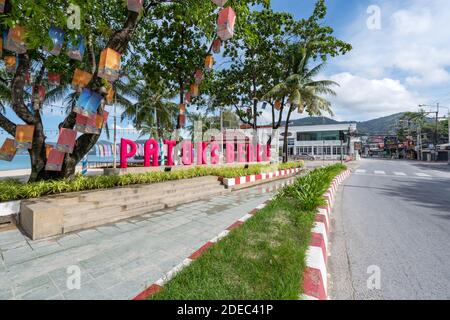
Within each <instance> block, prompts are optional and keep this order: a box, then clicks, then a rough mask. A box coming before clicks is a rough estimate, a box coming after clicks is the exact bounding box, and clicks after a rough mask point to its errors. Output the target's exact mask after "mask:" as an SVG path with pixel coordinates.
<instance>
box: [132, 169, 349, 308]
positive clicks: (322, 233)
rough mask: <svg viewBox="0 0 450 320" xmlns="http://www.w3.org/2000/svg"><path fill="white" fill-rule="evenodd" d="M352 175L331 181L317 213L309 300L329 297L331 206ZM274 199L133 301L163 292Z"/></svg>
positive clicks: (309, 258) (308, 274)
mask: <svg viewBox="0 0 450 320" xmlns="http://www.w3.org/2000/svg"><path fill="white" fill-rule="evenodd" d="M280 171H287V170H280ZM295 172H299V171H294V173H295ZM349 175H350V170H347V171H345V172H344V173H342V174H340V175H339V176H337V177H336V178H335V179H333V183H332V184H331V186H330V188H329V189H328V191H327V193H326V194H325V195H324V198H325V199H326V201H327V205H326V206H325V207H323V208H320V209H319V213H318V214H317V217H316V223H315V226H314V228H313V229H312V234H313V239H312V241H311V246H310V247H309V249H308V253H307V257H306V260H307V263H306V265H307V268H306V271H305V276H304V279H305V282H304V288H305V290H304V292H305V295H304V298H306V299H326V256H327V254H326V248H327V240H328V238H327V235H328V228H329V215H330V213H331V207H332V205H333V200H334V194H335V192H336V190H337V187H338V185H339V184H340V183H341V182H342V181H343V180H344V179H345V178H346V177H348V176H349ZM286 184H287V183H284V184H283V186H285V185H286ZM269 191H270V190H267V192H269ZM272 198H273V197H272ZM272 198H271V199H269V200H267V201H265V202H264V203H262V204H260V205H259V206H257V207H256V208H255V209H253V210H252V211H250V212H249V213H248V214H246V215H244V216H243V217H242V218H240V219H238V220H237V221H236V222H234V223H233V224H231V225H230V226H229V227H228V228H226V229H225V230H223V231H222V232H220V233H219V234H218V235H217V236H215V237H214V238H212V239H211V240H209V241H208V242H206V243H205V244H204V245H203V246H201V247H200V248H199V249H198V250H197V251H195V252H193V253H192V254H191V255H190V256H189V257H187V258H186V259H184V260H183V261H182V262H181V263H180V264H178V265H177V266H175V267H174V268H172V269H171V270H170V271H169V272H167V273H166V274H165V275H164V276H163V277H161V278H160V279H158V280H157V281H155V282H154V283H153V284H151V285H150V286H149V287H148V288H147V289H145V290H144V291H142V292H141V293H140V294H138V295H137V296H136V297H134V298H133V300H145V299H147V298H149V297H151V296H152V295H154V294H156V293H158V292H159V291H161V289H162V288H163V287H164V285H165V284H166V283H168V282H169V281H170V280H171V279H172V278H173V277H174V276H175V275H176V274H177V273H178V272H180V271H181V270H183V269H184V268H185V267H187V266H189V265H190V264H191V263H192V261H194V260H196V259H198V258H199V257H200V256H201V255H202V253H203V252H205V251H206V250H208V249H209V248H210V247H212V246H213V245H214V244H215V243H217V242H218V241H220V240H221V239H223V238H225V237H226V236H227V235H228V234H229V233H230V231H232V230H234V229H236V228H238V227H240V226H241V225H243V224H244V223H245V222H246V221H247V220H248V219H250V218H252V217H253V216H254V215H255V214H257V213H258V211H260V210H261V209H263V208H264V207H265V206H267V204H269V203H270V202H271V201H272ZM316 244H317V245H316ZM316 251H319V252H320V254H317V252H316ZM317 277H319V278H320V279H325V282H324V281H323V280H320V281H317V280H316V278H317ZM316 292H318V293H316Z"/></svg>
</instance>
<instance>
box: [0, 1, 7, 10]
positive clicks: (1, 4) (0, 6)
mask: <svg viewBox="0 0 450 320" xmlns="http://www.w3.org/2000/svg"><path fill="white" fill-rule="evenodd" d="M5 5H6V0H0V13H5Z"/></svg>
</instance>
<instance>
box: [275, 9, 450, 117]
mask: <svg viewBox="0 0 450 320" xmlns="http://www.w3.org/2000/svg"><path fill="white" fill-rule="evenodd" d="M314 2H315V1H314V0H272V3H273V7H274V9H276V10H280V11H281V10H287V11H289V12H291V13H293V14H295V16H296V17H297V18H301V17H304V16H308V15H309V14H310V13H311V12H312V8H313V4H314ZM327 5H328V16H327V19H326V21H325V24H327V25H329V26H331V27H333V28H334V30H335V35H336V36H337V37H338V38H340V39H342V40H344V41H346V42H348V43H350V44H351V45H352V46H353V50H352V51H351V52H350V53H348V54H347V55H345V56H342V57H338V58H333V59H330V60H329V62H328V64H327V68H326V70H325V71H324V72H323V74H322V75H321V77H322V78H327V79H331V80H334V81H336V82H338V83H339V85H340V87H338V88H336V90H335V91H336V92H337V96H336V97H333V98H330V101H331V102H332V106H333V110H334V113H335V117H334V118H335V119H336V120H341V121H345V120H347V121H348V120H358V121H361V120H369V119H372V118H377V117H381V116H386V115H390V114H393V113H397V112H402V111H416V110H417V109H418V105H419V104H427V105H435V104H436V103H440V104H441V105H442V106H444V107H445V106H450V68H449V67H450V42H449V41H448V34H449V33H448V21H449V20H450V1H448V0H427V1H423V0H328V1H327ZM377 12H379V17H380V19H379V21H380V23H379V24H377V23H374V17H375V18H376V13H377ZM368 22H369V23H368ZM427 109H430V107H428V108H427ZM447 112H448V110H447V109H446V108H442V113H441V114H442V115H444V114H446V113H447ZM297 117H298V116H297Z"/></svg>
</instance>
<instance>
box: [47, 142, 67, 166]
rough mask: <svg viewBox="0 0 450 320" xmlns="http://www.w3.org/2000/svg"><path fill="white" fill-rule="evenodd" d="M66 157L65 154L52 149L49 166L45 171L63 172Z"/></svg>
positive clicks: (48, 158) (48, 159) (48, 160)
mask: <svg viewBox="0 0 450 320" xmlns="http://www.w3.org/2000/svg"><path fill="white" fill-rule="evenodd" d="M64 156H65V153H64V152H61V151H58V150H56V149H54V148H52V149H51V150H50V153H49V155H48V157H47V164H46V165H45V170H47V171H61V170H62V165H63V162H64Z"/></svg>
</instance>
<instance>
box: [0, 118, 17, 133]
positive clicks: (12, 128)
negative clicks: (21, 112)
mask: <svg viewBox="0 0 450 320" xmlns="http://www.w3.org/2000/svg"><path fill="white" fill-rule="evenodd" d="M0 127H2V128H3V129H4V130H5V131H6V132H8V133H9V134H10V135H12V136H13V137H14V136H15V135H16V125H15V124H14V123H13V122H12V121H10V120H9V119H8V118H7V117H5V116H4V115H3V114H2V113H0Z"/></svg>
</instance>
